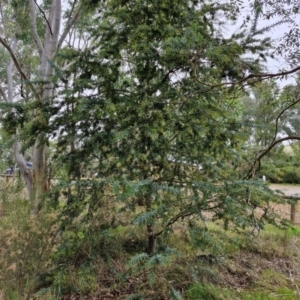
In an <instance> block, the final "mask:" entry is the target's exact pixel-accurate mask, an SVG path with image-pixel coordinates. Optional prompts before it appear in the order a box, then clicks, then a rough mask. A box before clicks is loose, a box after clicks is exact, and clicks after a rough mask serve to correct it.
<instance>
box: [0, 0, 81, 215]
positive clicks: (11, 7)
mask: <svg viewBox="0 0 300 300" xmlns="http://www.w3.org/2000/svg"><path fill="white" fill-rule="evenodd" d="M64 9H65V12H64V13H63V12H62V3H61V1H60V0H52V1H43V2H36V1H34V0H30V1H28V2H24V1H1V18H2V36H1V37H0V42H1V44H2V46H3V47H4V48H5V49H6V51H7V53H8V54H9V56H10V60H9V61H8V63H7V74H6V76H7V80H6V84H5V85H4V83H5V82H4V83H3V84H2V86H1V95H2V97H3V98H4V100H5V101H6V102H9V103H10V104H12V106H14V110H10V111H9V112H8V113H7V114H6V123H7V125H8V126H7V128H8V129H9V131H10V133H12V134H16V135H18V130H19V129H20V126H18V125H24V123H26V126H27V129H28V131H29V133H30V138H29V139H30V141H31V143H32V144H33V172H32V173H31V171H30V170H29V169H28V168H27V167H26V164H25V160H24V158H23V156H22V155H21V148H20V142H19V141H18V137H17V138H16V142H15V143H14V149H15V158H16V161H17V163H18V165H19V166H20V169H21V172H22V175H23V177H24V178H25V179H26V181H27V187H28V191H29V195H30V198H32V199H34V201H35V204H34V213H37V210H38V206H39V201H40V198H41V195H42V194H43V192H44V191H45V189H46V182H47V180H46V176H47V174H46V170H47V163H46V157H45V150H46V145H47V128H48V126H49V118H50V114H49V111H51V107H52V106H53V98H54V97H55V94H56V86H55V84H54V81H53V76H54V74H55V62H56V59H57V54H58V52H59V51H60V49H61V48H62V46H63V44H64V42H65V40H66V37H67V35H68V34H69V33H70V30H71V29H72V27H73V26H74V24H75V23H76V21H77V20H78V18H79V16H80V13H81V11H82V4H81V2H78V1H69V2H68V3H64ZM62 23H63V26H62ZM60 67H62V66H60ZM16 77H18V78H20V80H17V79H16ZM21 100H22V103H16V102H20V101H21ZM16 108H19V110H17V111H18V112H20V113H19V114H16V113H14V111H16ZM29 110H30V111H29ZM18 116H19V117H20V118H19V120H17V122H16V120H13V119H16V118H17V117H18ZM26 117H27V119H26ZM20 119H21V120H20ZM13 121H15V122H13ZM20 123H21V124H20ZM12 125H13V126H12Z"/></svg>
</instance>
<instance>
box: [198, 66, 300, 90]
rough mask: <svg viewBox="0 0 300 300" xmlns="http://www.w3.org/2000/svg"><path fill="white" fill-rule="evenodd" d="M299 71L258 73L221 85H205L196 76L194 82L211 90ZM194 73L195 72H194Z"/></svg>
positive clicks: (295, 69)
mask: <svg viewBox="0 0 300 300" xmlns="http://www.w3.org/2000/svg"><path fill="white" fill-rule="evenodd" d="M299 70H300V66H298V67H296V68H294V69H291V70H288V71H282V72H278V73H260V74H249V75H248V76H246V77H244V78H242V79H240V80H238V81H231V82H222V83H218V84H209V83H205V82H203V81H201V80H199V79H198V78H197V77H196V76H195V77H196V80H197V81H198V82H199V83H201V84H203V85H206V86H209V87H211V88H216V87H220V86H228V85H231V86H235V85H239V84H241V83H243V82H246V81H248V80H250V79H254V78H261V79H270V78H275V77H281V76H286V75H290V74H293V73H296V72H297V71H299ZM194 73H195V72H194Z"/></svg>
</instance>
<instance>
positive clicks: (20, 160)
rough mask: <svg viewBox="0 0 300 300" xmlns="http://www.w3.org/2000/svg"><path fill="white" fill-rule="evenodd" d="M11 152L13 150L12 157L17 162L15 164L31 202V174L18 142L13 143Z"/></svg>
mask: <svg viewBox="0 0 300 300" xmlns="http://www.w3.org/2000/svg"><path fill="white" fill-rule="evenodd" d="M13 150H14V156H15V159H16V162H17V164H18V166H19V168H20V173H21V175H22V178H23V180H24V181H25V183H26V187H27V191H28V196H29V199H30V200H32V199H33V194H34V193H33V177H32V172H31V170H30V169H29V168H28V167H27V165H26V161H25V159H24V157H23V155H22V154H21V152H20V150H21V147H20V142H19V141H16V142H14V145H13Z"/></svg>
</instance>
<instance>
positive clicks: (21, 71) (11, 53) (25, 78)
mask: <svg viewBox="0 0 300 300" xmlns="http://www.w3.org/2000/svg"><path fill="white" fill-rule="evenodd" d="M0 43H1V44H2V45H3V46H4V47H5V48H6V49H7V51H8V52H9V54H10V57H11V59H12V61H13V62H14V64H15V67H16V68H17V70H18V72H19V73H20V75H21V77H22V78H23V79H24V80H26V81H27V84H28V86H29V87H30V89H31V90H32V91H33V93H34V94H35V96H36V97H37V98H39V96H38V93H37V91H36V90H35V88H34V86H33V84H32V83H31V82H30V81H29V79H28V78H27V76H26V74H25V73H24V71H23V70H22V68H21V66H20V64H19V62H18V60H17V58H16V56H15V53H14V51H13V50H12V49H11V47H10V46H9V45H8V44H7V43H6V41H5V40H4V39H3V38H2V37H0Z"/></svg>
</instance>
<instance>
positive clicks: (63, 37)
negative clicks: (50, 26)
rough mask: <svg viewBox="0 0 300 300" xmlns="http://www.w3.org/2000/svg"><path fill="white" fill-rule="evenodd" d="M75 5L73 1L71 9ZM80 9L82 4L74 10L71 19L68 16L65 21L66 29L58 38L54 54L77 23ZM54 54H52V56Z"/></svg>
mask: <svg viewBox="0 0 300 300" xmlns="http://www.w3.org/2000/svg"><path fill="white" fill-rule="evenodd" d="M75 3H76V1H74V5H73V7H74V6H75ZM81 8H82V2H81V3H80V4H79V5H78V7H77V9H76V11H75V13H74V15H73V17H72V16H70V18H69V20H68V21H67V24H66V27H65V29H64V31H63V33H62V35H61V37H60V39H59V41H58V44H57V50H56V52H57V51H59V49H60V48H61V46H62V43H63V42H64V40H65V38H66V36H67V35H68V33H69V32H70V30H71V28H72V26H73V25H74V24H75V22H76V21H77V19H78V17H79V16H80V13H81ZM72 10H73V8H72ZM55 54H56V53H54V55H55Z"/></svg>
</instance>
